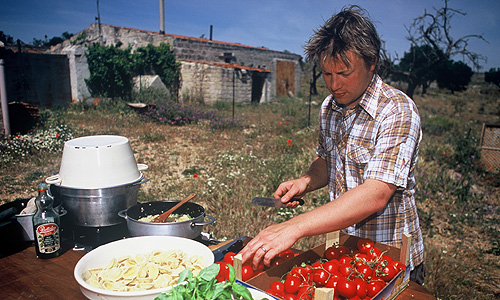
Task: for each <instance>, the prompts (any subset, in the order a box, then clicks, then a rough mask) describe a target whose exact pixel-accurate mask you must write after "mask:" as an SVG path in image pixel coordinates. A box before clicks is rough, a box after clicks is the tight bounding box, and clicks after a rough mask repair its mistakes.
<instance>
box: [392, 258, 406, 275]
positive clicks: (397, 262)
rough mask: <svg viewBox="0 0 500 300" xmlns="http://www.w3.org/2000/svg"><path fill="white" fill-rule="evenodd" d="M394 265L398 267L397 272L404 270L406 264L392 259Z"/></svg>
mask: <svg viewBox="0 0 500 300" xmlns="http://www.w3.org/2000/svg"><path fill="white" fill-rule="evenodd" d="M394 265H395V266H396V268H398V273H399V271H404V270H406V266H405V264H404V263H402V262H400V261H399V260H395V261H394Z"/></svg>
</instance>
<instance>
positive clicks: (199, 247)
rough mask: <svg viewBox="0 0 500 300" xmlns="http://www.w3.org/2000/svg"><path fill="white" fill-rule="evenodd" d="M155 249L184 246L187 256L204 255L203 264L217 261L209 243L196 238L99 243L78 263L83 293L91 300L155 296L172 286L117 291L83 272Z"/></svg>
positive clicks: (142, 299)
mask: <svg viewBox="0 0 500 300" xmlns="http://www.w3.org/2000/svg"><path fill="white" fill-rule="evenodd" d="M154 250H160V251H168V250H182V251H184V252H186V253H187V255H188V256H192V255H201V256H202V257H203V258H204V261H205V265H204V267H208V266H209V265H211V264H213V263H214V255H213V253H212V251H211V250H210V249H209V248H208V247H207V246H205V245H203V244H202V243H200V242H197V241H194V240H190V239H186V238H181V237H172V236H142V237H132V238H127V239H122V240H118V241H115V242H111V243H109V244H105V245H102V246H99V247H97V248H95V249H94V250H92V251H90V252H89V253H87V254H85V255H84V256H83V257H82V258H81V259H80V260H79V261H78V263H77V264H76V266H75V270H74V276H75V279H76V281H77V282H78V284H79V285H80V289H81V291H82V293H83V295H85V297H87V298H88V299H91V300H94V299H106V300H109V299H117V300H119V299H134V300H152V299H154V298H156V297H157V296H158V295H159V294H161V293H162V292H165V291H167V290H169V289H170V287H167V288H160V289H153V290H147V291H133V292H115V291H109V290H104V289H100V288H97V287H94V286H92V285H90V284H88V283H87V282H85V280H84V279H83V277H82V274H83V273H84V272H85V271H87V270H88V269H91V268H101V267H105V266H107V265H108V263H109V262H110V261H111V260H112V259H113V258H120V257H123V256H133V255H136V254H141V253H143V254H148V253H151V252H152V251H154Z"/></svg>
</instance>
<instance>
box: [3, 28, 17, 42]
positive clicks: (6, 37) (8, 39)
mask: <svg viewBox="0 0 500 300" xmlns="http://www.w3.org/2000/svg"><path fill="white" fill-rule="evenodd" d="M0 42H2V43H4V44H7V43H8V44H13V43H14V38H13V37H12V36H10V35H8V34H5V33H4V32H3V31H1V30H0Z"/></svg>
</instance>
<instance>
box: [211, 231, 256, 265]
mask: <svg viewBox="0 0 500 300" xmlns="http://www.w3.org/2000/svg"><path fill="white" fill-rule="evenodd" d="M246 239H248V237H247V236H240V237H239V238H237V239H235V240H233V241H231V242H230V243H227V244H225V245H224V246H221V247H219V248H217V249H215V250H214V251H212V253H213V254H214V261H215V262H218V261H221V260H223V259H224V255H226V253H228V252H234V253H238V252H240V251H241V249H243V241H245V240H246Z"/></svg>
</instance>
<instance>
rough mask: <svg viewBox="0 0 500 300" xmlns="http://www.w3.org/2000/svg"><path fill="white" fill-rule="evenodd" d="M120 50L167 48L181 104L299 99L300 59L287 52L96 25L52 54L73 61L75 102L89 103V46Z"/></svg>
mask: <svg viewBox="0 0 500 300" xmlns="http://www.w3.org/2000/svg"><path fill="white" fill-rule="evenodd" d="M95 42H101V43H102V44H103V45H115V44H117V43H118V42H121V43H122V44H123V46H122V47H128V46H129V45H130V46H131V47H132V50H134V49H137V48H138V47H144V46H146V45H148V44H153V45H155V46H158V45H159V44H160V43H165V42H166V43H169V44H171V45H172V47H173V51H174V54H175V57H176V59H177V61H179V62H180V63H181V74H182V82H181V88H180V91H179V95H180V97H181V99H196V100H200V101H204V102H205V103H206V104H212V103H214V102H216V101H236V102H256V103H258V102H267V101H269V99H270V98H271V97H274V96H287V95H290V94H297V92H298V91H299V88H300V79H301V75H302V69H301V59H302V58H301V56H300V55H297V54H293V53H288V52H281V51H275V50H270V49H267V48H263V47H253V46H247V45H242V44H238V43H229V42H222V41H215V40H210V39H205V38H194V37H187V36H180V35H174V34H167V33H165V34H164V33H159V32H153V31H145V30H138V29H132V28H126V27H118V26H112V25H103V24H101V25H100V26H98V25H97V24H93V25H91V26H89V27H87V28H86V29H84V30H83V31H82V32H80V33H78V34H76V35H75V36H73V37H72V38H71V39H70V40H67V41H65V42H63V43H61V44H59V45H57V46H54V47H52V48H51V49H50V51H49V52H50V53H57V54H66V55H67V56H68V58H69V68H70V73H71V90H72V97H73V99H74V100H76V99H82V98H88V97H90V93H89V91H88V89H87V87H86V84H85V81H84V78H88V77H89V75H90V73H89V70H88V66H87V62H86V58H85V51H86V45H88V44H90V43H95Z"/></svg>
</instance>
